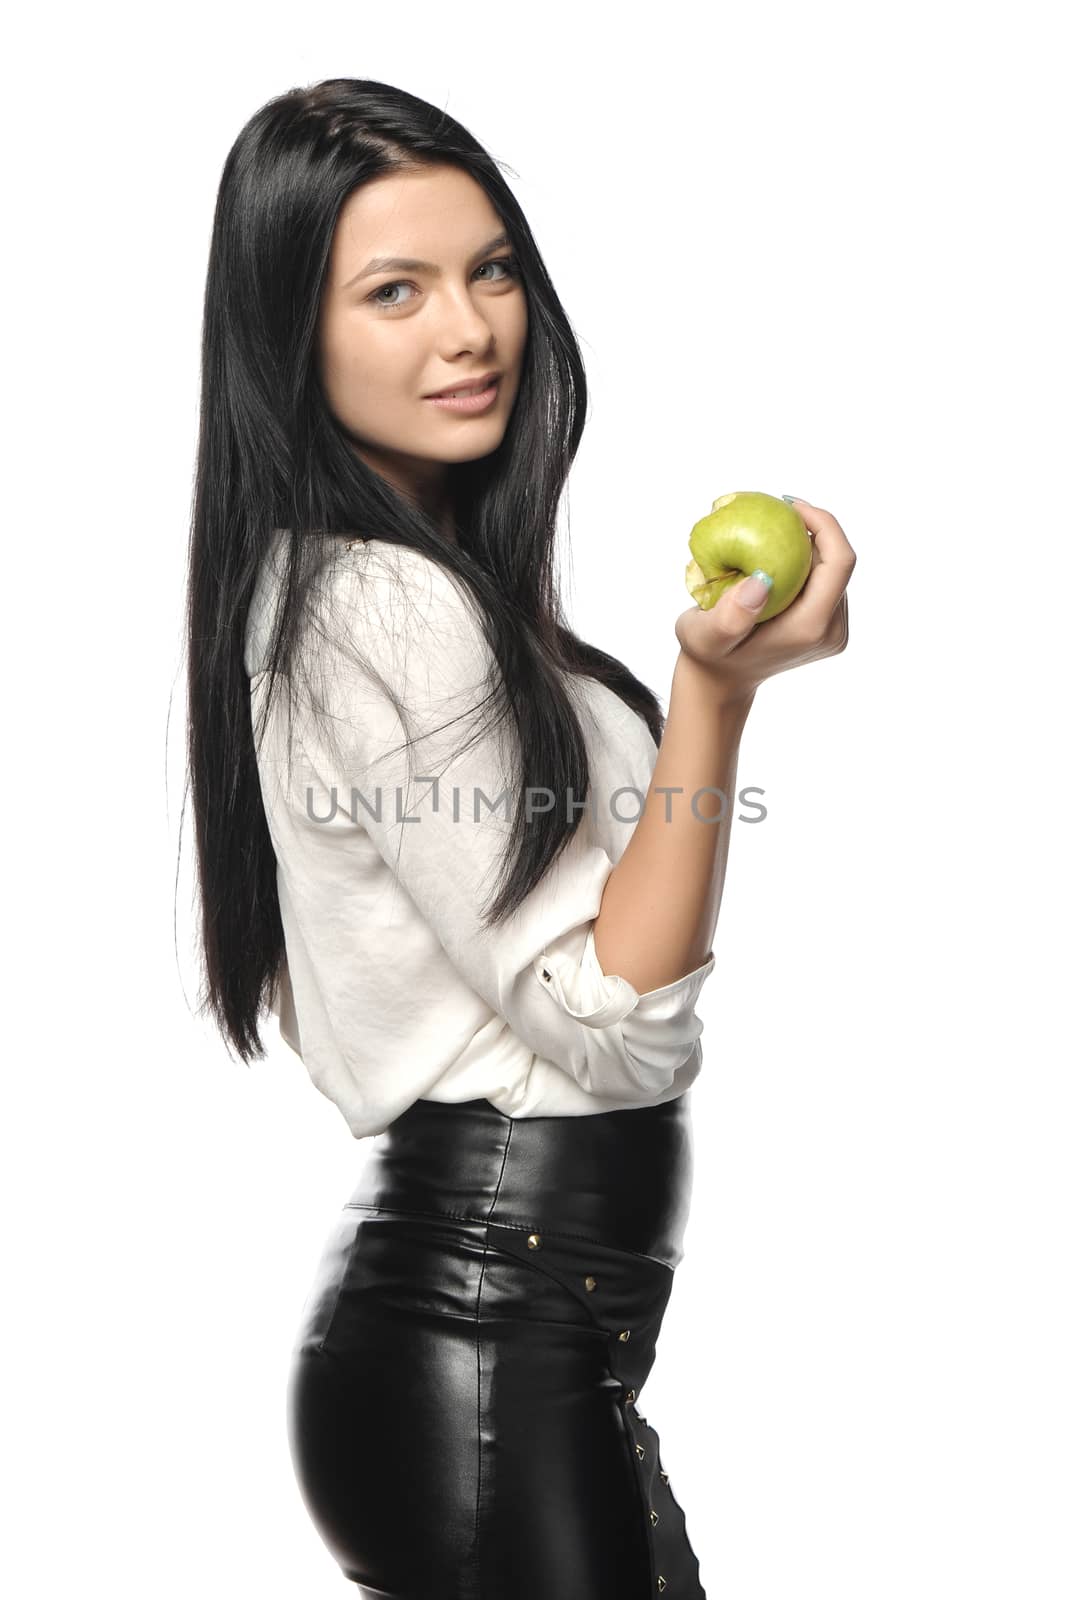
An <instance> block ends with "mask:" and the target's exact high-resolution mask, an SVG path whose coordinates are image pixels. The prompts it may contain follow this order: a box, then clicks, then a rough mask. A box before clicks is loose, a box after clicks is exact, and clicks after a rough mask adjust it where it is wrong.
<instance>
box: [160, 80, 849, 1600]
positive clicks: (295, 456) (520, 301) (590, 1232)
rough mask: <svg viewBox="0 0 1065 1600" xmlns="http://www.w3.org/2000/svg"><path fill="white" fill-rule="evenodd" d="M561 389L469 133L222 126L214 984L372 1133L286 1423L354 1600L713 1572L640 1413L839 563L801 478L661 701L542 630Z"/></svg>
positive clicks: (198, 751)
mask: <svg viewBox="0 0 1065 1600" xmlns="http://www.w3.org/2000/svg"><path fill="white" fill-rule="evenodd" d="M486 384H487V387H485V385H486ZM463 389H475V390H478V391H483V393H482V397H481V398H479V399H467V400H466V401H465V402H453V403H451V404H448V403H442V402H441V401H439V400H438V399H436V398H434V397H435V396H437V395H439V394H441V392H447V391H455V390H459V391H461V390H463ZM585 406H586V387H585V378H584V372H583V368H582V365H581V360H580V355H579V352H578V348H577V343H576V340H575V338H574V335H573V332H572V330H571V328H570V325H569V323H568V321H567V319H566V316H565V313H564V312H563V309H562V306H561V305H560V304H559V301H558V298H557V296H556V294H555V292H554V289H553V287H552V285H551V281H550V278H549V277H548V274H547V270H546V267H545V266H544V263H543V261H542V260H541V257H540V254H539V252H538V250H537V248H536V244H535V242H534V240H533V238H532V236H531V234H530V232H529V228H528V225H527V223H526V221H525V218H524V216H523V215H522V212H521V210H520V208H519V207H518V205H517V203H516V201H515V199H514V197H513V195H512V194H511V192H510V190H509V188H508V187H507V185H506V183H505V182H504V180H503V178H502V177H501V175H500V173H499V170H498V168H497V166H496V164H495V163H494V162H493V161H492V160H491V159H490V157H489V156H488V155H487V154H486V152H485V151H484V150H483V149H482V147H481V146H480V145H479V144H478V143H477V142H476V140H474V139H473V138H472V137H471V136H470V134H468V133H467V132H466V130H465V129H463V128H462V127H461V126H459V124H457V123H456V122H455V121H454V120H453V119H452V118H451V117H449V116H448V115H447V114H446V113H445V112H443V111H441V110H439V109H438V108H436V107H434V106H431V105H428V104H426V103H425V102H424V101H422V100H419V99H417V98H415V97H414V96H413V95H410V94H406V93H403V92H402V91H400V90H398V89H395V88H392V87H390V86H389V85H387V84H382V83H375V82H370V81H365V80H347V79H341V80H330V81H327V82H324V83H320V84H317V85H315V86H313V87H311V88H309V89H301V90H294V91H292V92H291V93H287V94H284V95H282V96H280V97H279V98H277V99H275V100H273V101H271V102H270V103H269V104H267V105H266V106H265V107H264V108H263V109H262V110H261V111H259V112H258V113H257V114H256V115H255V116H254V117H253V118H252V119H251V121H250V122H249V123H248V125H247V126H246V127H245V128H244V129H243V130H242V132H241V133H240V135H239V137H238V139H237V141H236V143H235V145H234V147H233V150H232V152H231V153H230V155H229V158H228V160H227V162H226V165H225V169H224V173H223V177H222V182H221V186H220V192H219V196H218V202H217V210H216V216H215V225H214V234H213V239H212V246H211V255H210V264H209V273H208V282H207V292H206V308H205V322H204V347H203V404H202V430H201V435H200V451H199V461H198V477H197V492H196V502H195V511H194V528H193V536H192V544H191V567H190V579H189V618H188V642H189V730H190V731H189V740H190V768H191V777H192V788H193V799H194V808H195V818H196V837H197V852H198V868H199V875H200V884H201V890H202V937H203V958H204V966H205V972H206V1000H205V1002H204V1003H205V1005H206V1006H208V1007H209V1008H210V1009H211V1012H212V1014H213V1016H214V1017H215V1018H216V1020H217V1022H218V1025H219V1027H220V1029H221V1031H222V1033H223V1035H224V1037H225V1038H226V1040H227V1041H228V1042H230V1043H231V1044H232V1045H233V1046H234V1047H235V1049H236V1050H237V1052H238V1053H239V1055H240V1056H241V1058H242V1059H244V1060H248V1059H250V1058H252V1057H260V1056H261V1055H262V1044H261V1041H260V1037H259V1033H258V1020H259V1017H260V1015H261V1013H262V1011H263V1010H264V1009H265V1008H266V1007H267V1006H269V1007H271V1008H272V1009H273V1010H274V1011H275V1012H276V1013H277V1015H278V1017H279V1019H280V1025H281V1031H282V1035H283V1037H284V1038H285V1039H286V1040H287V1042H288V1043H289V1044H290V1045H291V1046H292V1048H293V1049H294V1050H295V1051H297V1052H298V1053H299V1055H300V1056H301V1057H302V1060H303V1062H304V1064H305V1066H306V1068H307V1071H308V1073H309V1075H310V1077H311V1079H312V1081H313V1082H314V1084H315V1085H316V1086H317V1088H318V1089H319V1090H321V1092H322V1093H323V1094H325V1095H327V1096H328V1097H329V1098H330V1099H331V1100H332V1101H333V1102H334V1103H335V1104H336V1105H337V1107H338V1108H339V1111H340V1112H341V1114H342V1115H343V1116H344V1118H345V1119H346V1122H347V1124H348V1126H349V1127H350V1129H351V1131H352V1134H353V1136H354V1137H355V1138H357V1139H362V1138H368V1137H374V1136H375V1137H376V1143H375V1145H374V1147H373V1149H372V1151H371V1153H370V1155H369V1159H368V1161H367V1162H366V1164H365V1166H364V1167H363V1168H362V1172H361V1177H360V1181H359V1183H358V1186H357V1188H356V1189H355V1192H354V1193H353V1195H352V1197H351V1199H350V1201H349V1202H348V1204H347V1205H345V1206H344V1208H343V1211H342V1214H341V1216H340V1218H339V1219H338V1222H337V1225H336V1227H335V1230H334V1231H333V1234H332V1236H331V1238H330V1239H329V1241H328V1243H327V1245H326V1248H325V1251H324V1254H323V1256H322V1258H321V1264H320V1267H319V1271H318V1274H317V1277H316V1278H315V1280H314V1282H313V1284H312V1287H311V1290H310V1293H309V1295H308V1297H307V1301H306V1306H305V1308H304V1312H303V1316H302V1322H301V1326H300V1329H299V1331H298V1334H297V1337H296V1340H295V1347H294V1353H293V1364H292V1372H291V1382H290V1388H289V1394H288V1402H289V1409H288V1419H289V1430H290V1440H291V1447H292V1455H293V1462H294V1466H295V1471H296V1475H297V1479H298V1482H299V1486H300V1489H301V1492H302V1494H303V1497H304V1500H305V1503H306V1506H307V1510H308V1513H309V1515H310V1517H311V1518H312V1519H313V1522H314V1525H315V1527H316V1529H317V1531H318V1533H319V1534H320V1536H321V1538H322V1539H323V1540H324V1542H325V1543H326V1545H327V1546H328V1548H329V1550H330V1551H331V1552H332V1554H333V1556H334V1557H335V1559H336V1561H337V1562H338V1564H339V1566H340V1568H341V1570H342V1571H343V1572H344V1574H345V1575H346V1576H347V1577H348V1578H350V1579H352V1580H353V1582H354V1583H356V1584H357V1585H358V1586H359V1587H360V1589H361V1591H362V1593H363V1594H365V1595H367V1596H373V1597H384V1596H388V1597H389V1600H401V1597H402V1600H437V1597H439V1600H445V1597H446V1600H467V1597H468V1600H547V1597H551V1600H571V1597H572V1600H578V1597H579V1600H636V1597H640V1600H644V1597H646V1596H651V1595H659V1594H666V1595H667V1597H668V1600H695V1597H696V1596H702V1595H703V1594H704V1590H703V1587H702V1585H701V1583H700V1580H699V1572H698V1562H697V1560H696V1557H695V1554H694V1553H693V1550H692V1548H691V1545H690V1543H689V1540H688V1536H687V1532H686V1527H685V1517H684V1513H683V1511H682V1509H681V1505H680V1502H679V1500H678V1498H677V1496H676V1494H675V1488H676V1486H675V1485H674V1484H673V1483H672V1482H671V1480H670V1475H669V1473H668V1471H667V1469H666V1462H665V1459H664V1457H663V1454H662V1452H661V1450H660V1447H659V1438H658V1434H657V1433H656V1431H655V1429H654V1428H653V1427H652V1425H651V1423H650V1422H649V1420H648V1418H647V1416H646V1415H645V1414H644V1412H643V1411H642V1410H641V1409H640V1407H639V1404H638V1401H639V1397H640V1390H641V1388H642V1387H643V1384H644V1382H645V1381H646V1378H647V1375H648V1373H649V1371H650V1369H651V1365H652V1362H653V1360H654V1354H655V1341H656V1338H657V1336H658V1332H659V1328H660V1325H661V1321H662V1316H663V1313H664V1311H665V1307H666V1303H667V1301H668V1299H669V1294H670V1288H671V1284H672V1279H673V1272H674V1269H675V1267H676V1266H677V1264H678V1262H679V1261H680V1259H681V1256H682V1240H683V1234H684V1227H685V1222H686V1219H687V1215H688V1207H689V1199H690V1187H691V1178H692V1135H691V1121H690V1108H689V1097H688V1090H689V1088H690V1086H691V1084H692V1082H693V1080H694V1079H695V1077H696V1076H697V1074H698V1072H699V1069H700V1065H701V1046H700V1042H699V1036H700V1033H701V1031H702V1024H701V1022H700V1021H699V1019H698V1018H697V1017H696V1016H695V1011H694V1007H695V1004H696V1002H697V1000H698V998H699V994H700V991H701V989H702V986H703V984H704V982H705V980H706V978H707V976H708V975H709V973H710V971H711V969H712V968H713V965H714V955H713V952H712V949H711V946H712V941H713V935H714V931H715V926H716V921H717V913H718V905H719V902H720V897H721V890H722V883H723V879H724V873H725V863H726V856H727V848H728V834H729V813H730V809H731V797H732V793H733V787H734V781H735V773H736V764H737V752H738V747H739V742H740V737H741V733H742V730H743V727H744V725H745V722H746V718H747V716H748V713H749V712H750V709H751V705H752V703H753V700H754V696H755V692H756V689H757V686H758V684H759V683H760V682H761V681H763V680H764V679H765V678H767V677H768V676H770V675H771V674H773V673H776V672H780V671H782V670H784V669H786V668H788V667H792V666H795V665H797V664H799V663H800V662H804V661H810V660H814V659H816V658H818V657H819V656H825V655H830V654H832V653H834V652H837V651H839V650H841V649H842V648H843V647H844V645H845V642H846V632H847V615H846V599H845V593H844V591H845V588H846V584H847V581H848V578H849V575H850V572H851V570H852V568H853V566H854V552H853V551H852V549H851V547H850V545H849V544H848V542H847V540H846V538H845V537H844V535H843V532H842V530H841V529H840V527H839V524H838V523H837V522H836V520H835V519H834V518H833V517H832V516H830V515H829V514H828V512H826V511H822V510H819V509H817V508H815V507H813V506H810V505H807V504H805V503H803V502H799V503H798V505H799V510H800V512H801V514H802V515H803V518H804V521H805V522H806V525H807V527H808V529H809V530H810V532H811V533H812V535H813V540H814V546H815V551H814V562H815V565H814V567H813V569H812V572H811V575H810V578H809V580H808V582H807V584H806V587H805V589H804V591H803V593H802V594H801V596H800V597H799V598H798V599H797V600H796V601H795V602H794V603H793V604H792V605H791V606H790V607H789V608H788V609H787V610H786V611H785V612H783V613H781V614H780V615H779V616H777V617H774V618H772V619H771V620H770V621H768V622H767V623H765V624H764V625H763V626H761V627H757V626H756V623H757V619H758V610H759V606H760V605H761V604H764V599H765V594H766V589H765V585H764V584H763V583H762V582H761V580H759V579H758V578H751V579H748V580H746V582H745V583H744V584H741V585H737V586H735V587H734V588H733V589H731V590H730V591H729V592H728V593H727V594H726V595H725V596H724V597H723V598H722V599H721V601H720V602H719V603H718V605H717V606H716V607H715V608H714V609H713V610H712V611H710V612H702V611H700V610H699V608H698V607H697V606H691V607H689V608H688V609H686V610H685V611H684V612H683V613H682V614H681V616H680V617H679V619H678V620H677V623H676V629H675V631H676V637H677V641H678V644H679V646H680V650H679V654H678V658H677V662H676V666H675V670H674V674H673V682H672V691H671V696H670V704H669V714H668V717H667V718H666V719H665V722H664V724H663V718H662V714H661V711H660V709H659V706H658V703H657V701H656V699H655V696H654V695H653V694H652V692H651V691H650V690H649V689H648V688H647V687H646V686H645V685H644V684H642V683H641V682H639V680H638V679H636V678H635V677H634V676H633V675H632V673H631V672H629V671H628V670H627V669H626V668H625V667H624V666H623V665H622V663H621V662H620V661H618V660H616V659H614V658H613V657H612V656H609V655H607V654H605V653H604V652H603V651H601V650H598V649H596V648H595V647H594V646H593V645H590V644H587V643H585V642H584V641H583V640H581V639H579V638H577V637H576V636H575V635H574V634H573V633H572V632H571V631H570V630H569V629H568V628H567V627H566V625H565V623H564V621H563V616H562V611H561V608H560V604H559V599H558V595H557V592H556V588H555V579H554V575H553V556H554V543H555V519H556V511H557V507H558V503H559V498H560V495H561V491H562V488H563V486H564V483H565V480H566V476H567V473H568V471H569V468H570V465H571V463H572V461H573V458H574V454H575V452H576V449H577V445H578V443H579V441H580V437H581V433H582V430H583V426H584V419H585ZM752 588H753V590H754V591H755V593H754V599H753V601H752V600H751V598H750V596H749V594H748V590H750V589H752ZM711 787H712V788H713V789H716V790H717V791H719V792H720V793H723V795H724V796H725V797H726V803H725V804H724V806H723V807H722V808H721V809H722V812H723V814H722V816H721V820H720V821H712V820H710V819H712V818H713V815H714V810H715V805H714V803H713V802H712V803H711V804H710V805H709V806H708V805H707V804H706V794H707V791H708V790H709V789H710V788H711ZM696 791H702V792H703V793H702V801H701V803H700V802H699V801H698V800H696V802H695V803H694V804H691V803H690V799H691V797H692V796H694V795H695V794H696ZM641 807H642V809H641ZM637 819H638V820H637Z"/></svg>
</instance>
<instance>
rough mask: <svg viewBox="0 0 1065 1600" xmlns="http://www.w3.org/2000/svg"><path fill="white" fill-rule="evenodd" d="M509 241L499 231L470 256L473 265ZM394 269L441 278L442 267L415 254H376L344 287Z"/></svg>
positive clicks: (346, 287)
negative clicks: (419, 258) (417, 257)
mask: <svg viewBox="0 0 1065 1600" xmlns="http://www.w3.org/2000/svg"><path fill="white" fill-rule="evenodd" d="M509 243H510V239H509V237H508V236H507V235H506V234H505V233H497V234H496V236H495V238H494V239H489V241H488V243H487V244H486V245H482V246H481V248H480V250H478V251H476V252H475V254H474V255H472V256H471V257H470V264H471V266H472V264H473V262H474V261H479V260H480V259H481V257H482V256H487V255H490V254H491V252H492V251H493V250H498V249H500V248H501V247H502V246H503V245H505V244H509ZM393 271H395V272H428V273H429V274H430V275H431V276H432V277H434V278H439V276H440V271H441V269H440V268H439V267H438V266H436V265H435V264H434V263H433V262H432V261H416V260H415V259H414V257H413V256H374V258H373V260H372V261H370V262H368V263H367V265H366V266H365V267H363V269H362V271H361V272H357V273H356V274H355V276H354V277H353V278H349V279H348V281H347V283H345V284H343V285H342V287H343V288H345V289H350V288H351V286H352V284H353V283H358V282H359V281H360V280H361V279H362V278H369V277H370V276H371V275H372V274H373V273H375V272H393Z"/></svg>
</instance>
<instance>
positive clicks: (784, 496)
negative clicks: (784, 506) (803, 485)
mask: <svg viewBox="0 0 1065 1600" xmlns="http://www.w3.org/2000/svg"><path fill="white" fill-rule="evenodd" d="M780 498H781V499H782V500H786V501H787V502H788V505H789V506H790V505H791V502H792V501H793V500H794V499H795V496H794V495H793V494H782V495H781V497H780Z"/></svg>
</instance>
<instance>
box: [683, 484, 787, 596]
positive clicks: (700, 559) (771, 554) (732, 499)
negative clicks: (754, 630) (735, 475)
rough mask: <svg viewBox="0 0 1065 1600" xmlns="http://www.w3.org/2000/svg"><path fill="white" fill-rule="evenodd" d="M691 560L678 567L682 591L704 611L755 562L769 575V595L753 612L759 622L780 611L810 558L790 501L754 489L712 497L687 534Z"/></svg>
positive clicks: (741, 577) (753, 565)
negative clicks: (681, 573) (685, 564)
mask: <svg viewBox="0 0 1065 1600" xmlns="http://www.w3.org/2000/svg"><path fill="white" fill-rule="evenodd" d="M688 548H689V550H690V551H691V553H692V558H693V559H692V560H691V561H689V562H688V565H687V567H686V568H685V572H684V582H685V585H686V587H687V590H688V593H689V594H690V595H691V597H692V599H693V600H694V601H695V602H696V604H697V605H699V606H701V607H702V609H703V610H704V611H710V610H712V608H713V607H714V606H716V605H717V602H718V601H719V600H720V599H721V596H722V595H723V594H724V593H725V591H726V590H728V589H731V588H732V585H733V584H734V583H742V581H743V579H744V578H746V577H749V576H750V574H751V573H752V572H753V571H754V569H755V567H761V569H762V571H763V572H768V574H769V576H770V577H771V578H772V580H773V587H772V588H771V589H770V591H769V599H768V600H767V601H766V603H765V606H764V608H763V609H762V610H761V611H760V612H759V613H758V621H759V622H765V621H767V619H768V618H769V617H775V616H777V615H778V613H779V612H781V611H784V610H786V608H787V607H788V606H790V605H791V602H792V601H793V600H794V599H795V597H796V595H797V594H798V593H799V591H800V590H801V589H802V586H803V584H804V583H805V582H806V579H807V577H808V576H809V572H810V567H811V565H812V562H813V545H812V543H811V541H810V535H809V534H808V533H807V531H806V524H805V523H804V522H803V520H802V518H801V517H800V515H799V513H798V512H797V511H796V510H795V508H794V507H793V506H789V505H788V502H787V501H786V500H780V499H778V498H777V496H776V495H772V494H759V493H757V492H756V491H754V490H751V491H749V492H738V493H736V494H723V495H721V497H720V498H719V499H717V500H715V501H714V503H713V505H712V506H711V508H710V512H709V515H707V516H705V517H702V518H701V519H700V520H699V521H698V522H697V523H696V524H695V527H694V528H693V529H692V531H691V534H690V536H689V538H688Z"/></svg>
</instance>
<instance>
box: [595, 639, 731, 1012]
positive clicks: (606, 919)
mask: <svg viewBox="0 0 1065 1600" xmlns="http://www.w3.org/2000/svg"><path fill="white" fill-rule="evenodd" d="M753 702H754V691H753V690H752V691H751V692H750V694H748V695H746V696H745V697H743V698H741V699H738V700H734V701H728V702H723V701H722V700H721V698H720V696H716V695H715V693H714V691H713V689H712V688H711V687H710V685H709V682H708V680H707V678H706V676H705V674H704V672H703V669H702V668H701V667H700V666H699V664H698V663H697V662H695V661H693V660H692V659H691V657H689V656H687V655H686V654H685V653H684V652H683V651H682V652H681V653H680V655H679V657H678V659H677V664H676V666H675V668H674V671H673V684H672V689H671V693H670V700H669V712H668V715H667V717H666V722H665V727H664V729H663V732H662V742H661V745H660V746H659V751H658V760H657V762H656V763H655V769H654V773H653V775H652V778H651V785H650V788H649V790H648V793H647V798H646V803H645V807H644V812H643V815H642V816H641V817H640V819H639V821H638V822H637V823H635V824H634V826H633V830H632V838H631V839H630V840H629V842H628V844H627V845H626V846H625V850H624V852H623V854H622V856H621V859H620V861H619V862H618V864H617V866H616V867H615V868H614V870H613V872H612V873H611V874H610V877H609V878H608V879H607V882H606V887H605V888H604V890H603V898H602V903H601V905H600V908H599V916H598V918H597V919H596V922H595V949H596V955H597V957H598V960H599V965H600V967H601V968H602V970H603V972H604V973H613V972H616V973H620V975H621V976H622V977H623V978H625V979H627V980H628V982H629V983H631V984H632V986H633V988H634V989H636V990H637V991H638V992H639V993H640V994H646V993H647V991H648V990H650V989H658V988H661V987H662V986H663V985H664V984H669V983H673V982H675V981H676V979H678V978H683V977H685V976H686V975H687V974H688V973H689V972H692V971H694V970H695V968H696V967H700V966H702V964H703V963H704V962H705V961H707V960H708V959H709V956H710V952H711V949H712V947H713V939H714V933H715V930H716V928H717V916H718V910H719V907H720V905H721V894H722V890H723V888H724V882H725V867H726V864H727V862H728V846H729V835H730V832H731V825H732V812H733V809H734V806H735V787H736V767H737V764H738V760H739V747H740V739H741V737H742V734H743V729H744V726H745V724H746V721H747V715H748V713H749V711H750V709H751V706H752V704H753ZM714 789H717V790H719V791H722V792H721V793H718V794H715V793H713V790H714ZM699 790H709V792H706V793H703V794H700V795H699V798H698V800H697V801H696V803H695V807H694V808H693V806H692V797H693V796H694V795H695V794H696V793H697V791H699ZM696 812H697V813H698V815H696V814H695V813H696ZM719 812H720V813H721V815H720V820H718V821H716V822H715V821H712V820H708V819H712V818H714V817H716V816H717V815H718V813H719Z"/></svg>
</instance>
